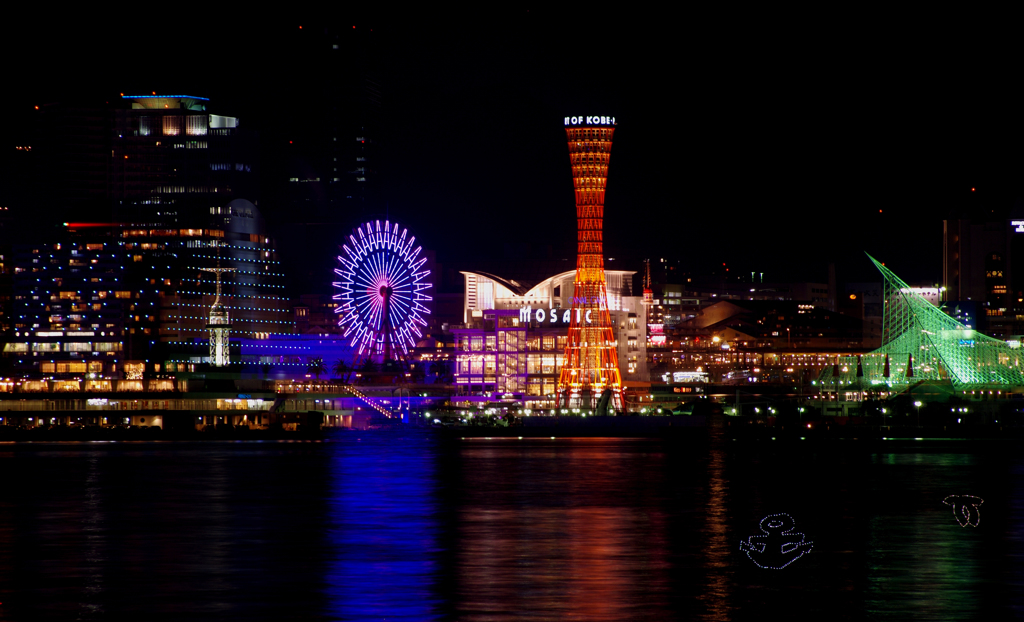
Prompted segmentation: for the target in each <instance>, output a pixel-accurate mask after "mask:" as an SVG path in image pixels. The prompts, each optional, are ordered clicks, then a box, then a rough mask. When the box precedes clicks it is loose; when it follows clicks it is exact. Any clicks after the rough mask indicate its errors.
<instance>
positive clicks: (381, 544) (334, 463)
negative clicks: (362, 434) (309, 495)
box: [325, 435, 439, 621]
mask: <svg viewBox="0 0 1024 622" xmlns="http://www.w3.org/2000/svg"><path fill="white" fill-rule="evenodd" d="M332 449H333V450H334V451H333V452H332V455H331V457H330V461H329V464H330V485H329V486H330V487H329V491H328V494H329V499H328V508H327V520H328V526H327V531H326V537H327V540H328V541H327V546H328V547H329V548H330V549H331V551H332V552H331V557H332V559H331V561H330V562H329V564H328V570H327V576H326V578H325V579H326V580H325V584H326V585H325V589H326V591H327V599H328V603H329V604H328V608H329V611H328V613H329V615H330V617H331V618H332V619H340V620H382V619H386V620H409V621H425V620H431V619H436V618H437V615H436V613H435V612H436V610H437V598H436V596H435V595H434V594H433V593H432V587H433V585H432V584H433V582H434V580H435V577H436V573H437V566H438V562H437V558H436V555H437V532H438V529H439V526H438V524H437V515H438V511H437V507H436V503H437V501H436V498H435V497H434V487H435V485H436V476H435V474H434V472H433V471H434V455H435V454H434V451H435V450H434V448H433V447H432V446H431V445H430V443H429V442H428V441H425V440H423V439H403V440H398V439H392V438H389V437H383V438H382V437H381V436H380V435H377V436H373V435H370V436H369V437H368V438H366V439H360V440H358V441H356V442H346V443H344V444H336V445H333V447H332Z"/></svg>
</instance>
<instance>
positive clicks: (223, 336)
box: [200, 260, 235, 367]
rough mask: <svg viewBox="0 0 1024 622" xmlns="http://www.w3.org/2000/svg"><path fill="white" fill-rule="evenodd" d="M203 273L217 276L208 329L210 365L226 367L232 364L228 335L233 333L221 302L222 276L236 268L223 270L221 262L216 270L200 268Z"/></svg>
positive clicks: (218, 262) (226, 312) (226, 311)
mask: <svg viewBox="0 0 1024 622" xmlns="http://www.w3.org/2000/svg"><path fill="white" fill-rule="evenodd" d="M200 270H202V271H203V272H213V273H214V274H216V275H217V297H216V298H214V299H213V306H211V307H210V321H209V323H207V324H206V328H208V329H210V364H211V365H213V366H214V367H226V366H227V365H228V364H229V363H230V362H231V357H230V352H229V350H228V334H229V333H230V332H231V320H230V319H229V318H228V310H227V309H226V308H225V307H224V305H223V303H221V301H220V275H221V274H223V273H224V272H234V270H235V269H234V268H221V267H220V260H218V261H217V267H216V268H200Z"/></svg>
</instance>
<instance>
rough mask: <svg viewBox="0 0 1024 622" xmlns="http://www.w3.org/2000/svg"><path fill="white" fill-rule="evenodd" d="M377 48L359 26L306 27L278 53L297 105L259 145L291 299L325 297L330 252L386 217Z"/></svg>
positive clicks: (370, 35)
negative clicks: (271, 173) (366, 222)
mask: <svg viewBox="0 0 1024 622" xmlns="http://www.w3.org/2000/svg"><path fill="white" fill-rule="evenodd" d="M375 38H376V34H375V33H373V32H372V30H371V29H370V28H368V27H362V26H359V25H357V26H352V25H351V24H349V25H338V26H313V25H310V26H305V27H303V28H300V29H296V30H293V31H292V32H291V34H290V35H289V41H288V44H287V45H286V46H284V47H283V49H284V50H286V54H287V55H288V58H289V60H288V61H287V62H285V63H284V66H286V67H287V68H288V69H287V73H286V74H285V75H284V76H282V82H283V84H284V85H285V90H286V91H287V92H288V93H295V94H298V95H296V96H295V98H296V101H294V102H293V103H292V104H290V105H292V106H294V111H292V112H289V114H287V115H284V116H282V117H281V118H279V119H277V120H276V121H275V127H276V128H277V129H276V130H275V131H276V132H279V134H278V135H276V136H274V137H270V138H269V140H268V141H267V144H266V147H267V150H266V152H267V157H268V159H269V158H274V159H275V162H274V170H275V171H277V173H276V175H277V178H274V179H266V180H265V184H269V185H271V186H272V187H273V190H272V193H273V203H274V206H273V207H272V208H270V209H268V210H267V213H268V215H270V216H271V217H274V216H277V217H276V218H275V220H276V221H277V222H278V223H280V224H281V226H282V227H283V231H282V233H281V235H280V236H279V238H280V239H281V241H282V246H283V247H284V249H285V251H286V252H285V257H286V261H289V262H290V263H289V265H288V266H287V267H288V273H289V274H294V275H295V278H296V279H297V281H296V283H295V290H296V293H304V292H305V293H311V292H319V293H328V292H329V291H330V271H331V269H332V268H334V267H336V266H335V263H336V261H335V259H334V257H335V255H337V251H338V246H337V245H338V244H339V243H340V241H341V240H342V239H344V237H345V235H346V234H347V233H348V232H349V231H350V230H351V229H352V227H353V225H354V224H355V223H357V222H360V221H361V220H362V219H364V218H367V217H371V216H374V215H384V212H385V209H386V208H385V202H384V197H383V194H384V193H383V187H382V186H383V183H382V181H383V180H382V173H381V164H380V158H381V141H382V138H381V134H382V132H381V80H380V77H379V69H378V66H377V65H378V58H377V55H376V54H375V50H374V43H375ZM289 97H291V96H289ZM268 169H269V166H268ZM288 251H293V252H288Z"/></svg>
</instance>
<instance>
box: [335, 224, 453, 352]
mask: <svg viewBox="0 0 1024 622" xmlns="http://www.w3.org/2000/svg"><path fill="white" fill-rule="evenodd" d="M407 238H408V239H407ZM415 243H416V237H415V236H412V237H409V236H408V230H407V229H401V233H399V225H398V223H394V224H393V225H392V224H391V222H390V221H384V224H383V226H381V222H380V221H379V220H377V221H374V222H368V223H366V224H365V225H362V226H360V227H358V228H356V229H355V230H354V231H353V233H352V235H350V236H349V237H348V243H346V244H343V245H342V247H341V248H342V251H343V254H341V255H339V256H338V262H339V263H340V264H341V267H340V268H335V270H334V273H335V274H337V275H338V276H339V277H340V278H341V280H340V281H337V282H334V283H332V285H333V286H334V287H336V288H338V289H339V290H341V291H340V293H338V294H335V295H334V296H333V299H334V300H337V301H339V304H338V306H337V307H335V308H334V312H335V313H337V314H338V315H339V316H340V318H339V319H338V326H341V327H342V328H344V333H343V337H345V338H351V343H350V345H351V346H352V347H354V348H355V347H358V352H359V354H360V355H362V354H363V353H365V352H370V353H371V354H379V353H381V352H383V350H384V341H385V331H384V324H385V322H384V317H383V315H384V296H383V294H382V293H381V289H382V288H384V287H390V288H391V304H390V312H389V314H388V315H389V317H388V323H389V324H390V326H391V330H390V332H391V343H392V345H393V346H395V347H398V348H401V349H402V352H403V353H404V354H408V353H409V348H410V347H413V346H414V345H415V344H416V342H415V338H414V337H422V336H423V333H422V331H421V330H420V327H421V326H426V325H427V321H426V320H425V319H424V316H426V315H428V314H429V313H430V309H428V308H427V307H426V306H424V304H423V303H425V302H429V301H431V300H433V298H431V297H430V296H428V295H427V294H426V293H424V292H425V291H426V290H427V289H429V288H430V287H431V283H429V282H427V281H426V277H427V276H428V275H429V274H430V271H429V270H421V268H422V267H423V264H424V263H426V261H427V260H426V258H425V257H419V254H420V251H422V250H423V248H422V247H421V246H415Z"/></svg>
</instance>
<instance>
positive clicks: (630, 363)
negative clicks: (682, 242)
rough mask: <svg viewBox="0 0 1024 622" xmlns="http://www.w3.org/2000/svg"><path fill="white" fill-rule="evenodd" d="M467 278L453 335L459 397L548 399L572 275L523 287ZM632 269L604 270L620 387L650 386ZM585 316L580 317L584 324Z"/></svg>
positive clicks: (487, 277)
mask: <svg viewBox="0 0 1024 622" xmlns="http://www.w3.org/2000/svg"><path fill="white" fill-rule="evenodd" d="M462 274H463V276H464V277H465V303H464V307H463V311H464V322H465V323H464V325H463V326H462V327H453V328H452V332H453V333H454V335H455V340H456V341H455V343H456V346H455V349H456V364H455V384H456V387H457V388H458V390H459V393H460V394H462V395H478V394H487V393H495V392H497V393H502V394H513V395H514V394H521V395H523V396H524V397H525V398H527V399H528V398H529V397H544V398H548V397H550V398H551V399H554V395H555V390H556V384H557V383H558V374H559V371H560V369H561V367H562V359H563V357H564V355H565V347H566V341H567V339H568V332H569V322H570V319H571V314H572V313H574V312H575V311H574V310H573V309H572V297H573V280H574V278H575V276H576V271H575V270H570V271H568V272H563V273H561V274H557V275H555V276H552V277H549V278H547V279H544V280H543V281H541V282H540V283H537V284H536V285H533V286H532V287H527V286H526V285H524V284H522V283H519V282H517V281H514V280H511V279H504V278H501V277H498V276H495V275H493V274H487V273H484V272H462ZM634 274H636V272H634V271H626V270H607V271H605V278H606V280H607V292H608V300H607V304H608V309H609V312H610V314H611V319H612V326H613V327H614V331H615V344H616V348H617V350H618V361H619V369H620V370H621V372H622V379H623V381H624V384H626V386H628V383H630V382H645V383H646V382H647V381H649V378H648V372H647V346H646V335H647V324H646V312H645V309H644V306H643V298H642V297H641V296H634V295H633V287H632V279H633V275H634ZM588 320H589V318H587V317H583V316H582V315H581V317H580V318H579V321H580V322H583V323H586V322H587V321H588Z"/></svg>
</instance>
